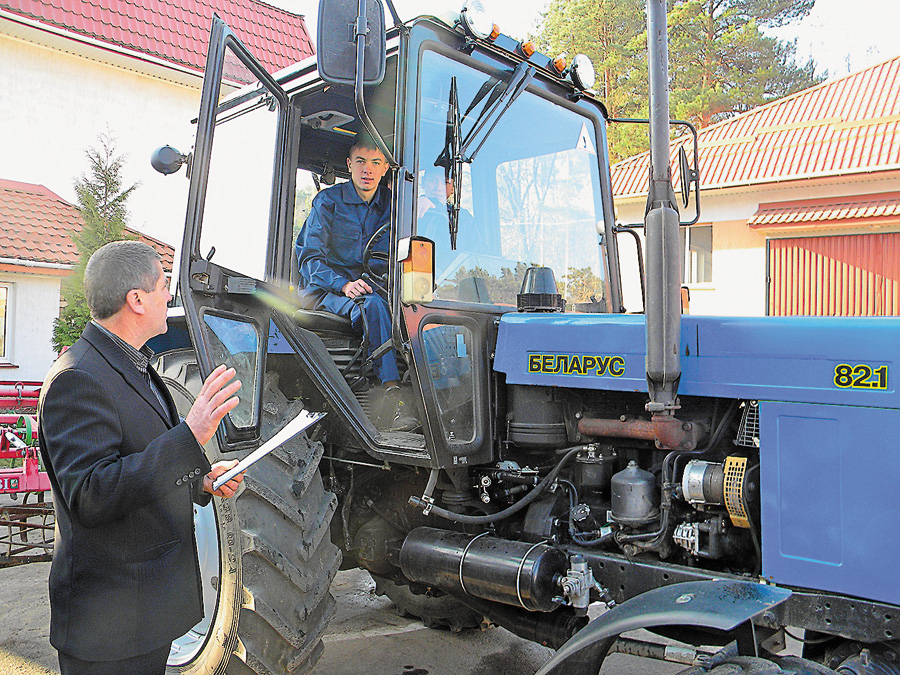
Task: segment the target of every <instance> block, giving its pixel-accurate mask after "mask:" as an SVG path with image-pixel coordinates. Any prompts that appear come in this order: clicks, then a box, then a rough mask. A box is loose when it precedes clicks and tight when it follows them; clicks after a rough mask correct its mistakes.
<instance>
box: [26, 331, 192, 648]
mask: <svg viewBox="0 0 900 675" xmlns="http://www.w3.org/2000/svg"><path fill="white" fill-rule="evenodd" d="M151 376H152V377H154V378H155V379H154V382H155V383H156V385H157V387H158V388H159V390H160V391H161V392H163V394H164V398H165V399H166V402H167V407H168V410H163V408H162V406H161V405H160V402H159V400H158V399H157V397H156V395H155V394H154V393H153V391H152V390H151V389H150V387H149V386H148V384H147V382H146V380H144V379H143V377H142V376H141V374H140V373H139V372H138V370H137V368H136V367H135V366H134V364H133V363H132V362H131V361H130V360H129V358H128V356H127V355H126V354H125V352H124V351H123V350H122V349H121V348H120V347H119V346H118V345H116V344H115V343H114V342H113V341H112V340H111V339H110V337H109V336H108V335H106V334H105V333H104V332H103V331H101V330H100V329H98V328H97V327H96V326H94V325H93V324H88V326H87V327H86V328H85V330H84V333H83V334H82V336H81V338H80V339H79V340H78V341H77V342H76V343H75V344H74V345H72V347H70V348H69V349H68V350H67V351H66V352H65V353H64V354H63V355H62V356H60V358H59V359H58V360H57V361H56V363H55V364H54V366H53V368H51V370H50V372H49V373H48V375H47V378H46V380H45V381H44V387H43V390H42V392H41V399H40V404H39V409H38V414H39V435H40V447H41V454H42V455H43V458H44V462H45V465H46V467H47V472H48V473H49V476H50V483H51V485H52V486H53V495H54V504H55V510H56V519H57V524H58V527H59V536H58V538H57V540H56V543H55V547H54V554H53V563H52V565H51V568H50V608H51V614H50V642H51V644H52V645H53V646H54V647H56V649H58V650H59V651H61V652H64V653H66V654H69V655H71V656H74V657H75V658H78V659H82V660H87V661H111V660H119V659H125V658H130V657H132V656H137V655H139V654H145V653H147V652H150V651H152V650H154V649H157V648H159V647H162V646H163V645H164V644H166V643H167V642H170V641H171V640H173V639H174V638H176V637H178V636H180V635H183V634H184V633H186V632H187V631H188V630H189V629H190V628H191V627H192V626H194V625H195V624H196V623H197V622H198V621H200V619H201V618H202V616H203V609H202V592H201V587H200V572H199V565H198V562H197V552H196V545H195V541H194V525H193V506H192V502H193V501H198V502H200V503H204V502H205V503H208V501H209V495H205V499H204V498H203V497H201V496H200V495H201V492H200V490H199V489H198V482H199V481H200V480H201V479H202V477H203V475H205V474H206V473H207V472H208V471H209V469H210V466H209V462H208V461H207V460H206V458H205V456H204V454H203V450H202V448H201V447H200V445H199V444H198V443H197V441H196V440H195V438H194V436H193V434H192V433H191V430H190V429H189V428H188V426H187V424H185V423H184V422H181V423H177V420H178V415H177V413H176V411H175V406H174V403H173V402H172V399H171V397H170V396H169V394H168V392H167V390H166V388H165V386H164V385H163V383H162V381H161V380H160V379H159V376H158V375H156V373H154V372H152V370H151Z"/></svg>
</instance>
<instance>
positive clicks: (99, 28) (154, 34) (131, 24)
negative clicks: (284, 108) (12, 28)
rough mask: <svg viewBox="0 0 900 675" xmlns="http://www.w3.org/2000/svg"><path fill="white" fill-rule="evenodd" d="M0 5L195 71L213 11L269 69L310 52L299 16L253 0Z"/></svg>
mask: <svg viewBox="0 0 900 675" xmlns="http://www.w3.org/2000/svg"><path fill="white" fill-rule="evenodd" d="M0 10H6V11H8V12H11V13H13V14H17V15H19V16H22V17H27V18H29V19H33V20H36V21H38V22H40V23H45V24H49V25H52V26H56V27H57V28H61V29H64V30H66V31H71V32H72V33H76V34H78V35H83V36H86V37H89V38H93V39H96V40H100V41H102V42H107V43H109V44H112V45H118V46H120V47H125V48H127V49H132V50H135V51H138V52H142V53H144V54H149V55H151V56H155V57H157V58H160V59H164V60H166V61H171V62H172V63H176V64H179V65H182V66H187V67H188V68H193V69H197V70H203V68H204V65H205V64H206V51H207V44H208V42H209V28H210V24H211V21H212V16H213V13H214V12H215V13H216V14H218V15H219V16H220V17H221V18H222V19H224V20H225V22H226V23H227V24H228V25H229V26H231V28H232V29H233V30H234V32H235V33H236V34H237V36H238V37H239V38H240V39H241V41H242V42H243V43H244V44H245V45H246V46H247V47H248V48H249V49H250V51H251V52H253V54H254V55H255V56H256V58H257V59H258V60H259V61H260V63H261V64H262V65H263V66H264V67H265V68H266V69H267V70H269V71H270V72H274V71H276V70H280V69H281V68H284V67H286V66H288V65H290V64H292V63H295V62H297V61H301V60H303V59H304V58H306V57H307V56H309V55H311V54H314V53H315V50H314V48H313V45H312V42H311V41H310V39H309V34H308V33H307V32H306V24H305V23H304V21H303V17H302V16H299V15H297V14H292V13H290V12H286V11H284V10H282V9H278V8H276V7H271V6H269V5H266V4H264V3H262V2H257V1H256V0H117V1H115V2H114V1H112V0H0Z"/></svg>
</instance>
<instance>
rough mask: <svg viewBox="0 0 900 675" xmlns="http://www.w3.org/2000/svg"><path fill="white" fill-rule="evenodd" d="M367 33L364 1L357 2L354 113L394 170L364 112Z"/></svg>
mask: <svg viewBox="0 0 900 675" xmlns="http://www.w3.org/2000/svg"><path fill="white" fill-rule="evenodd" d="M392 9H393V8H392ZM368 32H369V31H368V28H367V27H366V0H359V14H358V15H357V18H356V84H355V86H354V93H355V94H356V113H357V114H358V115H359V119H360V121H361V122H362V123H363V126H364V127H365V128H366V131H367V132H368V133H369V136H371V137H372V140H373V141H375V145H377V146H378V149H379V150H381V152H382V154H383V155H384V158H385V159H386V160H387V162H388V164H389V165H390V166H391V167H393V168H396V167H398V166H399V164H397V160H396V159H394V155H393V154H392V153H391V151H390V150H388V147H387V144H385V142H384V139H383V138H382V137H381V134H379V133H378V129H376V128H375V125H374V124H373V123H372V120H371V119H369V113H368V111H366V102H365V98H364V97H363V81H364V80H365V69H366V35H367V34H368Z"/></svg>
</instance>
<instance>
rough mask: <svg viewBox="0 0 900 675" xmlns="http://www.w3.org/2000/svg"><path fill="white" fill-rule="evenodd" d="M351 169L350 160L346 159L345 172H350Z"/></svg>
mask: <svg viewBox="0 0 900 675" xmlns="http://www.w3.org/2000/svg"><path fill="white" fill-rule="evenodd" d="M352 168H353V167H352V166H350V158H349V157H348V158H347V170H348V171H350V170H351V169H352Z"/></svg>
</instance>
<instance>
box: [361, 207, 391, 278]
mask: <svg viewBox="0 0 900 675" xmlns="http://www.w3.org/2000/svg"><path fill="white" fill-rule="evenodd" d="M390 227H391V224H390V222H387V223H385V224H384V225H382V226H381V227H379V228H378V229H377V230H375V234H373V235H372V236H371V237H370V238H369V241H367V242H366V247H365V248H364V249H363V254H362V268H363V277H364V278H365V277H368V279H369V280H370V281H372V282H374V283H375V285H376V286H378V287H379V288H381V290H382V291H384V292H387V288H386V286H387V272H385V273H384V274H376V273H375V270H373V269H372V261H373V260H379V261H381V262H383V263H384V264H385V265H387V264H388V263H389V262H390V259H391V257H390V255H389V254H387V253H386V252H384V251H376V250H375V244H376V243H378V240H379V239H380V238H381V237H382V236H384V233H385V232H387V231H388V229H390Z"/></svg>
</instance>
